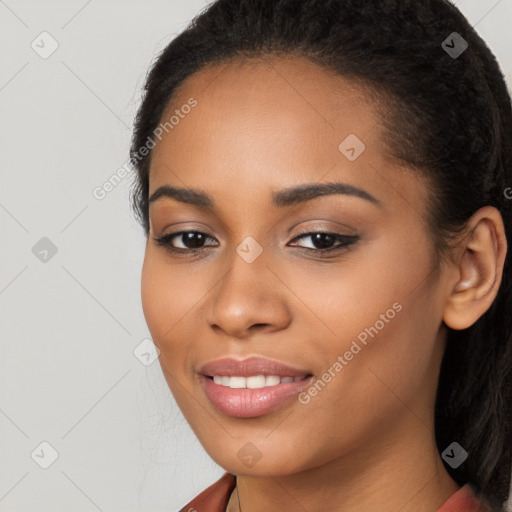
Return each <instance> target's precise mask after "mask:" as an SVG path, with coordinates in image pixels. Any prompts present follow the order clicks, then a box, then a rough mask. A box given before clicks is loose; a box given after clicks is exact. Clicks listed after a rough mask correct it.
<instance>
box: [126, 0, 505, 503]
mask: <svg viewBox="0 0 512 512" xmlns="http://www.w3.org/2000/svg"><path fill="white" fill-rule="evenodd" d="M454 33H456V34H454ZM466 45H467V47H466ZM268 55H284V56H286V55H299V56H303V57H305V58H308V59H310V60H311V61H313V62H315V63H317V64H320V65H321V66H323V67H324V68H326V69H329V70H334V71H335V72H336V73H338V74H339V75H341V76H343V77H346V78H352V79H355V80H357V81H358V82H359V83H361V84H362V85H364V86H367V87H368V90H371V91H373V92H374V93H375V94H376V95H377V97H378V98H379V100H380V101H379V104H380V105H382V106H383V107H385V108H383V109H382V110H381V123H382V126H383V127H384V128H385V134H386V143H387V145H388V147H389V150H390V154H391V155H393V156H394V157H396V158H397V159H398V160H399V161H402V162H404V163H405V164H407V165H408V166H410V167H411V168H413V169H415V170H416V171H417V172H418V173H421V174H423V175H424V176H426V177H427V178H428V183H429V184H430V186H429V200H428V205H429V217H430V218H429V226H430V229H431V232H432V237H433V240H434V242H435V246H436V248H437V254H439V255H443V254H445V253H446V249H447V248H448V247H449V245H450V244H449V242H450V241H451V240H453V239H454V236H455V234H457V233H460V232H461V229H462V228H463V227H464V225H465V224H466V222H467V221H468V219H469V218H470V217H471V215H472V214H473V213H474V212H475V211H476V210H478V209H479V208H480V207H483V206H485V205H491V206H494V207H496V208H497V209H498V210H499V211H500V212H501V215H502V217H503V220H504V224H505V231H506V237H507V241H509V242H510V241H511V240H512V238H511V234H512V231H511V229H512V217H511V203H512V199H511V197H512V188H510V187H512V108H511V100H510V95H509V92H508V91H507V86H506V83H505V79H504V77H503V74H502V72H501V70H500V68H499V65H498V63H497V61H496V58H495V57H494V55H493V54H492V52H491V51H490V50H489V48H488V47H487V45H486V44H485V43H484V41H483V40H482V39H481V38H480V37H479V36H478V34H477V33H476V32H475V30H474V29H473V27H472V26H471V25H470V24H469V23H468V21H467V20H466V18H465V17H464V16H463V15H462V14H461V13H460V12H459V11H458V10H457V9H456V8H455V6H454V5H452V4H451V3H450V2H448V1H446V0H379V1H375V0H217V1H214V2H213V3H211V4H210V5H208V6H207V7H206V8H205V10H204V11H203V12H202V13H200V15H198V16H197V17H196V18H195V19H194V20H193V21H192V22H191V23H190V24H189V26H188V27H187V28H186V29H185V30H184V31H183V32H182V33H181V34H180V35H179V36H178V37H176V38H175V39H174V40H173V41H172V42H171V43H170V44H169V45H168V46H167V47H166V48H165V49H164V50H163V51H162V52H161V53H160V55H158V57H157V59H156V60H155V62H154V63H153V64H152V66H151V69H150V70H149V72H148V76H147V79H146V83H145V86H144V90H143V98H142V103H141V105H140V107H139V110H138V113H137V116H136V119H135V127H134V132H133V138H132V144H131V148H130V160H131V163H132V166H133V169H134V171H135V172H134V176H135V179H136V181H135V184H134V187H133V189H132V207H133V209H134V213H135V215H136V217H137V219H138V220H139V222H140V223H141V225H142V226H143V228H144V231H145V234H146V236H148V233H149V222H148V193H149V167H150V161H151V151H149V152H148V151H141V148H144V147H146V148H147V147H148V141H149V140H150V139H154V131H155V130H156V129H157V127H158V125H159V124H160V123H161V121H162V115H163V113H164V110H165V109H166V107H167V106H168V104H169V102H170V101H171V100H172V98H173V94H174V93H175V91H176V90H177V88H178V87H179V85H180V84H182V83H183V81H184V80H185V79H186V78H187V77H189V76H190V75H192V74H193V73H195V72H196V71H198V70H200V69H201V68H202V67H203V66H205V65H208V64H212V65H214V64H221V63H227V62H229V60H230V59H244V58H248V57H261V56H268ZM384 112H385V114H384ZM149 147H151V146H149ZM143 153H147V154H143ZM507 192H508V193H507ZM510 253H511V251H508V254H507V256H506V261H505V268H504V274H503V281H502V284H501V287H500V289H499V291H498V295H497V297H496V299H495V300H494V302H493V304H492V305H491V307H490V308H489V309H488V310H487V311H486V312H485V313H484V314H483V315H482V316H481V317H480V318H479V319H478V321H476V322H475V323H474V324H473V325H472V326H471V327H469V328H467V329H463V330H452V329H449V328H448V334H447V339H446V351H445V354H444V358H443V362H442V365H441V373H440V377H439V386H438V391H437V400H436V407H435V434H436V442H437V447H438V449H439V450H440V452H441V451H443V450H444V449H445V448H446V447H447V446H449V445H450V444H451V443H452V442H453V441H456V442H458V443H459V444H460V445H461V446H462V447H463V448H464V449H465V450H466V451H467V452H468V458H467V460H466V461H465V462H464V463H463V464H462V465H460V466H459V467H458V468H457V469H452V468H451V467H450V466H449V465H447V466H446V468H447V471H448V472H449V473H450V475H451V476H452V477H453V478H454V479H455V480H456V481H457V482H458V483H459V484H460V485H463V484H465V483H470V484H471V485H472V487H473V488H474V490H475V491H476V492H477V493H478V494H479V495H480V496H482V497H484V498H486V499H487V501H488V502H489V503H490V504H491V505H492V506H493V507H494V508H496V509H500V510H502V506H503V503H504V501H505V500H506V499H507V497H508V494H509V485H510V477H511V457H512V455H511V453H512V452H511V450H512V434H511V423H512V419H511V416H512V384H511V379H512V289H511V285H512V274H511V254H510Z"/></svg>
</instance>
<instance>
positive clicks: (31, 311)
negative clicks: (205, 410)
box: [0, 0, 512, 512]
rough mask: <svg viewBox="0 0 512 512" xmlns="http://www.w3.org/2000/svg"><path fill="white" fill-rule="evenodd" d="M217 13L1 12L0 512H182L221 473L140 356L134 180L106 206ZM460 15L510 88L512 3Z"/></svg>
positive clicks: (192, 8)
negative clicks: (180, 40)
mask: <svg viewBox="0 0 512 512" xmlns="http://www.w3.org/2000/svg"><path fill="white" fill-rule="evenodd" d="M205 5H206V0H188V1H187V2H182V1H177V0H166V1H162V0H151V1H144V2H142V1H131V2H128V1H126V0H125V1H121V0H117V1H114V0H103V1H100V0H89V1H86V0H71V1H67V2H64V1H60V2H57V1H53V2H51V1H44V2H36V1H34V0H33V1H28V0H26V1H24V0H6V1H2V0H0V62H1V66H0V119H1V122H0V130H1V131H0V140H1V144H2V145H1V148H2V149H1V152H0V170H1V173H2V174H1V188H0V222H1V224H0V225H1V230H0V236H1V246H2V248H3V249H2V251H1V252H0V258H1V260H0V325H1V329H2V338H1V343H0V448H1V451H0V511H52V512H58V511H64V510H65V511H95V510H100V511H104V512H107V511H121V510H124V511H136V510H140V511H149V510H154V511H164V510H165V511H172V510H177V509H178V508H180V507H181V506H183V505H185V503H186V502H187V501H188V500H190V499H191V498H192V497H193V496H195V495H196V494H197V493H198V492H199V491H201V490H202V489H204V488H205V487H206V486H207V485H209V484H210V483H212V482H213V481H214V480H216V479H217V478H218V477H220V475H221V474H222V473H223V470H222V469H221V468H219V467H218V466H217V465H216V464H215V463H214V462H213V461H211V460H210V459H209V457H208V456H207V455H206V454H205V452H204V451H203V449H202V448H201V446H200V445H199V443H198V441H197V440H196V439H195V437H194V435H193V434H192V432H191V431H190V429H189V428H188V425H187V424H186V422H185V420H184V418H183V416H182V415H181V413H180V411H179V410H178V408H177V406H176V404H175V402H174V400H173V399H172V397H171V396H170V393H169V390H168V388H167V384H166V383H165V381H164V379H163V377H162V374H161V370H160V367H159V365H158V362H157V361H155V362H154V363H153V364H150V365H145V364H143V362H141V360H139V359H138V358H137V357H135V355H134V353H133V351H134V349H136V347H137V346H139V344H140V343H141V342H142V341H143V340H144V339H146V338H149V336H150V335H149V331H148V329H147V326H146V324H145V321H144V317H143V314H142V308H141V304H140V271H141V266H142V260H143V249H144V237H143V235H142V229H141V228H140V227H139V226H138V225H137V224H136V222H135V220H134V218H133V216H132V213H131V211H130V208H129V201H128V199H129V196H128V192H129V187H130V184H131V180H130V179H125V180H124V181H122V182H121V183H120V184H119V185H118V186H117V187H116V188H115V189H114V190H112V191H111V192H110V193H108V194H107V196H106V197H105V198H104V199H103V200H98V199H95V197H94V196H93V190H94V189H95V187H98V186H101V185H102V184H103V183H104V182H105V181H106V180H108V179H109V177H111V176H112V174H114V173H115V172H116V171H117V170H118V169H119V168H120V167H122V166H123V165H124V164H125V163H126V161H127V158H128V145H129V139H130V135H131V127H132V119H133V117H134V114H135V110H136V107H137V105H138V102H139V99H140V90H141V86H142V83H143V81H144V77H145V73H146V71H147V69H148V66H149V64H150V63H151V61H152V59H153V58H154V56H155V55H156V54H157V52H158V51H159V50H160V49H162V48H163V47H164V46H165V45H166V44H167V43H168V42H169V41H170V40H171V39H172V38H173V37H174V36H175V35H176V34H177V33H179V32H180V31H181V30H182V29H183V28H184V26H185V25H186V24H187V22H188V21H189V20H190V19H191V18H192V17H193V16H194V15H195V14H197V13H198V12H199V11H200V10H201V9H202V8H203V7H204V6H205ZM457 5H458V7H459V8H460V9H461V10H462V12H463V13H464V14H465V15H466V16H467V17H468V19H469V21H470V22H471V23H472V24H473V25H475V26H476V27H477V30H478V32H479V33H480V34H481V35H482V36H483V38H484V39H485V40H486V42H487V43H488V44H489V46H490V47H491V49H492V50H493V52H494V53H495V54H496V56H497V57H498V60H499V61H500V64H501V66H502V69H503V71H504V73H505V74H506V75H507V81H508V83H509V84H511V83H512V45H511V36H510V27H511V26H512V0H500V1H496V0H489V1H481V0H464V1H463V0H459V1H458V2H457ZM43 31H47V32H48V33H49V34H51V37H52V38H53V40H55V41H57V43H58V48H57V50H56V51H55V52H54V53H53V54H52V55H50V56H49V57H48V58H46V59H43V58H42V57H41V56H40V53H36V51H35V50H34V49H33V48H32V47H31V45H32V42H33V41H35V43H34V44H35V45H38V47H37V46H36V48H38V51H39V52H44V51H46V52H47V51H49V50H50V49H51V44H52V40H50V39H49V36H41V37H40V36H39V35H40V34H41V32H43ZM41 39H42V41H41ZM53 44H54V43H53ZM43 237H46V238H47V239H49V240H50V241H51V244H52V245H51V247H55V248H56V249H57V252H56V253H55V254H52V249H51V247H50V245H49V243H48V241H44V240H43V241H41V242H40V240H41V239H42V238H43ZM38 243H39V245H36V244H38ZM34 246H36V249H34V250H33V247H34ZM44 250H48V251H49V252H48V253H45V252H44ZM34 252H35V254H34ZM41 258H42V259H43V261H41ZM142 347H144V346H142ZM140 350H141V352H143V353H145V350H142V349H140ZM137 353H139V352H137ZM144 357H145V358H146V362H148V357H149V356H143V357H142V356H141V357H140V359H142V360H144ZM42 442H47V443H49V444H50V445H51V446H52V447H53V449H55V450H56V452H57V453H58V458H57V459H56V460H55V461H54V462H53V463H52V464H51V465H50V466H49V467H48V468H47V469H43V468H42V467H40V466H41V465H45V464H49V463H50V462H52V449H51V448H49V447H48V446H46V445H41V443H42Z"/></svg>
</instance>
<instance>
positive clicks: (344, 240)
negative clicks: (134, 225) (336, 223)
mask: <svg viewBox="0 0 512 512" xmlns="http://www.w3.org/2000/svg"><path fill="white" fill-rule="evenodd" d="M187 233H196V234H200V235H204V236H205V237H206V238H212V237H210V236H209V235H207V234H206V233H203V232H201V231H196V230H190V231H176V232H175V233H168V234H165V235H163V236H161V237H154V238H153V239H154V240H155V242H156V244H157V245H158V246H163V247H165V248H166V249H167V250H168V251H170V252H172V253H175V254H182V255H192V254H197V253H200V252H203V251H205V250H206V249H207V248H208V247H199V248H195V249H179V248H176V247H173V246H172V240H173V239H174V238H175V237H177V236H179V235H184V234H187ZM317 234H319V235H328V236H330V237H334V238H335V240H337V241H341V243H339V244H338V245H337V246H334V247H329V248H328V249H311V248H310V247H301V248H302V249H305V250H306V251H312V252H313V253H319V254H320V255H323V254H326V253H332V252H334V253H336V252H340V251H342V250H349V249H350V246H351V245H353V244H355V243H356V242H357V241H358V240H359V237H358V236H355V235H342V234H340V233H330V232H327V231H310V232H307V233H302V234H300V235H299V236H296V237H295V238H294V239H293V240H292V242H293V241H295V240H300V239H302V238H307V237H310V236H312V235H317Z"/></svg>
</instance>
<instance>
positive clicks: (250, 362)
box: [199, 356, 310, 377]
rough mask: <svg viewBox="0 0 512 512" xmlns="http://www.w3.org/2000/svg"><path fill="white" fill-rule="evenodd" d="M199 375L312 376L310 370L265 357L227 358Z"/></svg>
mask: <svg viewBox="0 0 512 512" xmlns="http://www.w3.org/2000/svg"><path fill="white" fill-rule="evenodd" d="M199 373H200V374H202V375H205V376H208V377H213V376H214V375H224V376H229V377H232V376H237V377H250V376H252V375H278V376H280V377H301V376H305V375H310V372H309V371H308V370H304V369H300V368H294V367H292V366H288V365H286V364H284V363H281V362H279V361H275V360H273V359H267V358H265V357H255V356H253V357H249V358H247V359H234V358H232V357H225V358H222V359H216V360H215V361H210V362H208V363H206V364H205V365H203V366H202V367H201V368H200V370H199Z"/></svg>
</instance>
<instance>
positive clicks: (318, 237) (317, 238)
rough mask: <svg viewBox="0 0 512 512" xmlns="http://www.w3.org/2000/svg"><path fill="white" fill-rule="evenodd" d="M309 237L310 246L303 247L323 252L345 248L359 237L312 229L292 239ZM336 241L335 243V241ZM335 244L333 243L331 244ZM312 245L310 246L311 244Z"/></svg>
mask: <svg viewBox="0 0 512 512" xmlns="http://www.w3.org/2000/svg"><path fill="white" fill-rule="evenodd" d="M307 238H309V239H310V240H311V241H312V242H311V244H310V247H305V246H301V247H304V248H305V249H307V250H310V251H312V252H319V253H325V252H330V251H338V250H342V249H346V248H348V247H349V246H351V245H353V244H354V243H356V242H357V240H358V239H359V237H357V236H355V235H342V234H341V233H328V232H324V231H312V232H310V233H304V234H302V235H300V236H298V237H295V238H294V239H293V240H292V241H295V240H301V239H307ZM336 241H338V243H337V244H335V242H336ZM333 244H335V245H333ZM311 245H312V246H311Z"/></svg>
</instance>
